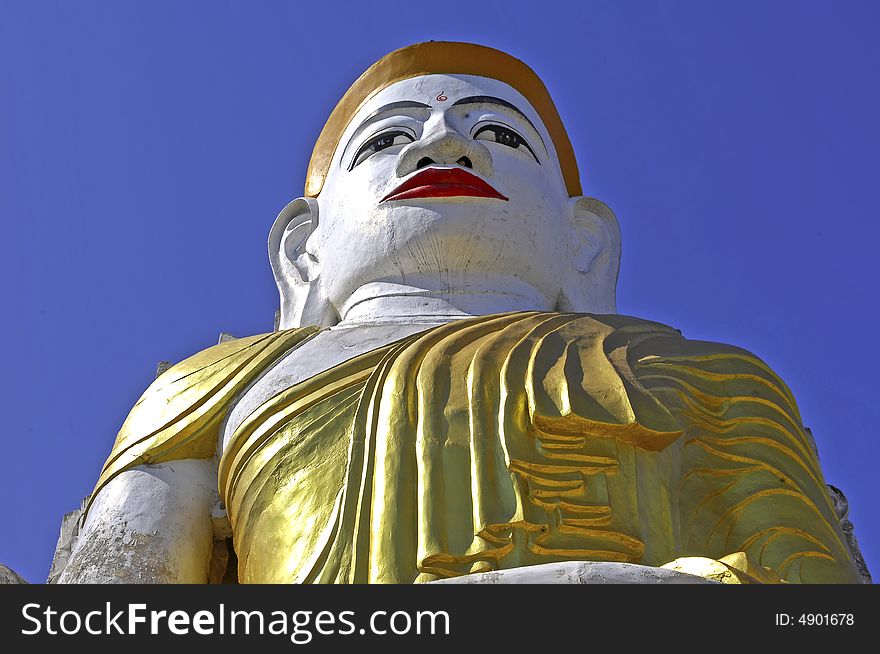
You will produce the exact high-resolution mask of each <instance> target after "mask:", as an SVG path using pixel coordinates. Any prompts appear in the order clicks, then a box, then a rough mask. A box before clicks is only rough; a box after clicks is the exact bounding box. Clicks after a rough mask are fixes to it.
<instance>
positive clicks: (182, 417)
mask: <svg viewBox="0 0 880 654" xmlns="http://www.w3.org/2000/svg"><path fill="white" fill-rule="evenodd" d="M315 331H317V328H312V327H309V328H303V329H290V330H284V331H279V332H271V333H268V334H257V335H255V336H248V337H244V338H235V339H230V340H224V341H223V342H221V343H219V344H217V345H214V346H213V347H209V348H206V349H204V350H201V351H199V352H197V353H195V354H193V355H192V356H190V357H187V358H186V359H184V360H183V361H181V362H180V363H177V364H176V365H174V366H171V367H170V368H169V369H168V370H166V371H164V372H162V373H161V374H160V375H159V376H158V377H157V378H156V380H155V381H154V382H153V383H152V384H150V386H149V387H148V388H147V390H146V391H144V393H143V394H142V395H141V397H140V399H139V400H138V401H137V402H136V403H135V405H134V407H132V409H131V411H130V412H129V414H128V417H127V418H126V419H125V422H124V423H123V424H122V427H121V429H120V430H119V433H118V435H117V437H116V442H115V444H114V446H113V451H112V452H111V455H110V459H109V461H113V460H114V459H115V458H116V457H117V456H118V455H120V454H121V453H122V452H126V451H129V450H131V448H132V446H133V445H135V444H138V445H144V444H147V443H150V444H151V446H152V449H153V450H154V451H155V449H156V448H155V446H156V445H157V444H159V443H168V442H171V441H174V442H175V444H176V446H179V445H180V442H179V441H180V438H178V437H179V436H180V435H185V436H187V437H188V436H190V435H193V434H195V433H202V432H205V431H207V430H208V429H209V428H210V427H213V426H214V424H215V423H216V421H217V420H219V419H221V417H222V414H223V412H224V411H225V408H226V407H227V406H228V404H229V403H230V401H231V400H232V398H233V397H234V396H235V395H236V394H238V393H240V392H241V391H242V389H244V388H245V387H246V386H247V385H248V384H250V383H251V382H252V381H253V380H254V379H256V378H257V377H258V376H259V375H260V374H261V373H262V372H264V371H265V370H266V369H267V368H269V367H270V366H272V365H273V364H274V363H275V362H276V361H277V360H278V359H279V358H280V357H282V356H283V355H284V354H285V353H286V352H288V351H289V350H290V349H291V348H292V347H295V346H296V345H297V343H299V342H301V341H303V340H304V339H306V338H308V337H309V336H310V335H312V334H313V333H314V332H315ZM196 440H199V439H196ZM188 442H190V440H189V439H188ZM191 442H192V443H195V440H192V441H191ZM206 443H207V442H206ZM206 443H202V442H201V440H199V447H198V448H196V449H197V450H198V452H194V453H193V455H194V456H197V457H200V456H206V455H209V454H210V452H209V451H210V449H211V447H213V445H212V444H210V443H207V444H206ZM138 449H140V448H138ZM144 462H150V461H144Z"/></svg>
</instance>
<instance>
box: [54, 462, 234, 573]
mask: <svg viewBox="0 0 880 654" xmlns="http://www.w3.org/2000/svg"><path fill="white" fill-rule="evenodd" d="M216 480H217V468H216V465H214V464H213V463H212V462H210V461H197V460H183V461H175V462H173V463H168V464H159V465H148V466H138V467H137V468H134V469H132V470H128V471H126V472H123V473H122V474H120V475H119V476H118V477H116V478H115V479H113V480H112V481H110V483H108V484H107V485H106V486H105V487H104V488H103V489H101V491H100V492H99V493H98V496H97V497H96V498H95V501H94V502H93V504H92V506H91V509H90V510H89V513H88V515H87V517H86V520H85V522H84V523H83V525H82V527H81V529H80V535H79V539H78V541H77V544H76V547H75V548H74V550H73V552H72V553H71V555H70V560H69V562H68V564H67V566H66V568H65V569H64V572H63V573H62V575H61V578H60V579H59V583H204V582H206V581H207V577H208V565H209V563H210V556H211V546H212V542H213V526H212V521H211V509H212V507H213V506H214V505H215V503H216V501H217V490H216V487H217V481H216Z"/></svg>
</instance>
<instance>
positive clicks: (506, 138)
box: [474, 125, 540, 163]
mask: <svg viewBox="0 0 880 654" xmlns="http://www.w3.org/2000/svg"><path fill="white" fill-rule="evenodd" d="M474 138H475V139H476V140H478V141H494V142H495V143H500V144H501V145H506V146H507V147H509V148H513V149H514V150H519V149H520V148H524V149H526V150H528V151H529V152H530V153H531V155H532V156H533V157H534V158H535V161H538V157H537V155H536V154H535V151H534V150H532V148H531V146H529V144H528V143H526V140H525V139H524V138H523V137H522V136H520V135H519V134H517V133H516V132H515V131H513V130H512V129H510V128H509V127H503V126H502V125H484V126H483V127H480V128H479V129H478V130H477V131H476V133H475V134H474ZM538 163H540V162H538Z"/></svg>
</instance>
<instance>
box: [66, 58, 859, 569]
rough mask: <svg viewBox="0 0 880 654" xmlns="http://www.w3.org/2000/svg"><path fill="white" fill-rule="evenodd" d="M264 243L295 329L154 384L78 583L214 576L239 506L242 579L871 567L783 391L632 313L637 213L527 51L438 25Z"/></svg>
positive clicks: (747, 366) (389, 74)
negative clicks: (437, 36) (629, 289)
mask: <svg viewBox="0 0 880 654" xmlns="http://www.w3.org/2000/svg"><path fill="white" fill-rule="evenodd" d="M269 256H270V260H271V264H272V268H273V271H274V274H275V279H276V281H277V285H278V289H279V291H280V301H281V310H280V320H279V324H278V326H277V329H276V330H275V331H274V332H272V333H267V334H260V335H257V336H251V337H245V338H238V339H234V340H227V341H225V342H222V343H220V344H219V345H216V346H214V347H211V348H209V349H206V350H204V351H202V352H199V353H197V354H195V355H194V356H192V357H191V358H189V359H186V360H185V361H183V362H181V363H179V364H177V365H175V366H174V367H172V368H171V369H170V370H168V371H167V372H164V373H163V374H161V375H160V376H159V377H158V378H157V379H156V381H155V382H154V383H153V385H152V386H150V388H149V389H147V391H146V392H145V393H144V395H143V396H142V398H141V399H140V400H139V401H138V403H137V404H136V405H135V407H134V408H133V409H132V411H131V413H130V415H129V416H128V418H127V420H126V421H125V423H124V425H123V426H122V429H121V431H120V432H119V435H118V437H117V440H116V443H115V445H114V447H113V450H112V452H111V454H110V456H109V458H108V460H107V462H106V464H105V466H104V468H103V471H102V473H101V476H100V479H99V480H98V483H97V486H96V488H95V491H94V493H93V494H92V495H91V498H90V500H89V501H88V503H87V506H86V507H85V512H84V514H85V515H84V521H83V523H82V527H81V537H80V539H79V542H78V545H77V547H76V549H75V550H74V551H73V553H72V555H71V558H70V563H69V564H68V566H67V568H66V570H65V571H64V574H63V576H62V581H67V582H78V581H154V582H205V581H208V579H209V577H210V576H211V575H212V574H214V573H213V572H212V571H211V566H212V557H214V560H215V563H216V549H217V547H218V545H217V544H218V542H220V541H222V533H221V537H219V538H218V536H217V533H218V527H217V525H218V524H221V525H223V527H222V528H219V529H220V531H221V532H222V530H223V529H226V528H227V527H226V525H228V530H229V533H230V534H231V544H232V545H231V549H232V552H230V553H229V558H228V559H224V561H226V560H229V561H231V562H232V563H231V564H230V565H229V569H228V570H226V571H225V574H226V578H227V580H232V581H240V582H242V583H245V582H257V583H266V582H268V583H291V582H294V583H299V582H302V583H419V582H429V581H437V580H446V579H452V578H458V577H464V576H471V577H479V575H481V574H486V573H490V574H494V573H499V572H504V571H511V570H521V569H528V568H529V567H532V566H541V565H544V564H559V563H564V562H573V561H576V562H577V561H584V562H604V563H609V564H637V565H639V566H645V567H650V568H655V569H660V570H674V571H677V572H681V573H687V574H692V575H700V576H702V577H709V578H722V577H723V578H726V579H728V580H733V581H738V582H755V581H758V582H774V581H785V582H806V583H814V582H857V581H858V580H859V573H858V570H857V567H856V564H855V562H854V558H853V554H852V553H851V551H850V548H849V547H848V544H847V540H846V537H845V535H844V533H843V531H842V530H841V527H840V523H839V519H838V515H837V514H836V513H835V508H834V505H833V503H832V498H831V496H830V495H829V490H828V488H827V487H826V484H825V481H824V479H823V477H822V472H821V470H820V466H819V462H818V459H817V455H816V453H815V450H814V447H813V445H812V440H811V437H810V436H809V434H808V432H807V431H805V429H804V427H803V425H802V423H801V418H800V416H799V413H798V409H797V406H796V404H795V400H794V398H793V397H792V395H791V393H790V391H789V390H788V388H787V387H786V385H785V384H784V382H783V381H782V380H780V379H779V377H777V376H776V375H775V374H774V373H773V371H771V370H770V369H769V368H768V367H767V366H766V365H765V364H764V363H763V362H762V361H761V360H760V359H759V358H757V357H755V356H754V355H752V354H750V353H749V352H747V351H745V350H742V349H740V348H737V347H733V346H729V345H721V344H717V343H708V342H701V341H692V340H687V339H685V338H684V337H682V335H681V334H680V333H679V332H678V331H677V330H676V329H673V328H671V327H667V326H665V325H662V324H658V323H656V322H651V321H648V320H643V319H639V318H633V317H629V316H623V315H618V314H616V312H615V311H616V308H615V292H616V280H617V273H618V264H619V258H620V235H619V229H618V225H617V221H616V219H615V217H614V215H613V214H612V212H611V211H610V210H609V209H608V207H606V206H605V205H604V204H602V203H601V202H599V201H598V200H594V199H591V198H588V197H584V196H583V195H582V191H581V184H580V180H579V175H578V168H577V164H576V161H575V156H574V152H573V149H572V146H571V143H570V142H569V139H568V137H567V135H566V131H565V128H564V127H563V124H562V121H561V120H560V116H559V114H558V113H557V110H556V108H555V107H554V104H553V102H552V100H551V98H550V96H549V94H548V92H547V90H546V88H545V87H544V84H543V83H542V82H541V80H540V79H539V78H538V77H537V75H536V74H535V73H534V72H533V71H532V70H530V69H529V68H528V67H527V66H526V65H525V64H523V63H522V62H520V61H518V60H517V59H515V58H513V57H511V56H509V55H507V54H504V53H502V52H499V51H496V50H493V49H490V48H486V47H482V46H477V45H471V44H463V43H445V42H430V43H422V44H418V45H414V46H410V47H407V48H403V49H401V50H397V51H395V52H392V53H391V54H389V55H387V56H386V57H384V58H383V59H381V60H380V61H379V62H378V63H376V64H375V65H373V66H372V67H371V68H370V69H369V70H367V71H366V72H365V73H364V74H363V75H362V76H361V77H360V78H359V79H358V80H357V81H356V82H355V83H354V84H353V85H352V86H351V87H350V88H349V90H348V91H347V92H346V94H345V95H344V97H343V98H342V100H341V101H340V102H339V104H338V105H337V106H336V108H335V109H334V110H333V112H332V113H331V114H330V118H329V120H328V121H327V123H326V125H325V127H324V129H323V131H322V132H321V134H320V136H319V138H318V140H317V144H316V146H315V149H314V153H313V155H312V158H311V161H310V163H309V167H308V174H307V179H306V184H305V193H304V195H303V197H301V198H299V199H297V200H294V201H293V202H291V203H290V204H289V205H288V206H287V207H285V208H284V210H283V211H282V212H281V214H280V215H279V216H278V219H277V221H276V222H275V224H274V226H273V227H272V228H271V232H270V235H269ZM227 521H228V522H227ZM664 566H665V567H664ZM719 571H720V575H719ZM713 575H714V576H713ZM221 576H222V575H221ZM698 578H699V577H698V576H694V579H698Z"/></svg>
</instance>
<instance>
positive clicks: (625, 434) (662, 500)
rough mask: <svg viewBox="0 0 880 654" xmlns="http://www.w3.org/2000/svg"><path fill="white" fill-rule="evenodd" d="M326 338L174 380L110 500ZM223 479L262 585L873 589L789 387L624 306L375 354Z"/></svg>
mask: <svg viewBox="0 0 880 654" xmlns="http://www.w3.org/2000/svg"><path fill="white" fill-rule="evenodd" d="M316 332H317V329H316V328H307V329H300V330H289V331H285V332H278V333H275V334H270V335H262V336H257V337H251V338H249V339H239V340H237V341H233V342H231V343H224V344H223V345H220V346H217V347H215V348H210V349H209V350H206V351H204V352H202V353H200V354H198V355H196V356H195V357H192V358H191V359H188V360H187V361H184V362H183V363H181V364H178V366H175V367H174V368H172V369H171V370H170V371H169V372H167V373H165V375H162V377H160V378H159V379H158V380H157V381H156V383H155V384H154V385H153V386H152V387H151V388H150V389H148V390H147V392H146V393H145V394H144V396H143V398H142V399H141V401H139V402H138V405H136V407H135V409H134V410H133V411H132V413H131V415H130V416H129V418H128V420H127V421H126V423H125V425H123V429H122V431H121V432H120V435H119V437H118V438H117V443H116V446H115V447H114V450H113V453H112V454H111V457H110V459H109V460H108V463H107V464H106V465H105V469H104V472H103V474H102V476H101V479H100V480H99V483H98V489H100V488H101V487H102V486H103V485H104V484H106V483H107V481H109V479H111V478H113V477H114V476H115V475H117V474H119V473H120V472H121V471H123V470H125V469H128V468H131V467H133V466H134V465H138V464H140V463H150V462H160V461H168V460H174V459H175V458H178V459H179V458H184V457H186V456H196V457H199V456H201V457H204V458H210V457H211V456H213V455H214V451H215V450H214V448H216V443H217V438H218V429H219V424H220V422H221V421H222V418H223V416H225V415H226V413H227V412H228V409H229V405H230V403H231V402H232V401H233V399H234V397H235V395H236V394H237V393H240V392H241V391H242V390H243V389H244V388H245V387H246V386H247V384H249V383H250V382H251V381H253V380H254V379H255V378H256V377H257V376H258V375H259V374H260V373H261V372H262V371H264V370H266V369H268V368H269V367H271V365H272V364H273V363H274V362H275V361H277V360H278V359H279V358H280V357H281V356H282V355H283V354H285V353H286V352H287V351H289V350H290V349H291V348H293V347H299V346H300V345H301V344H302V343H303V342H304V341H307V340H308V338H309V337H310V336H311V335H313V334H314V333H316ZM224 347H225V349H223V348H224ZM218 349H219V350H218ZM163 378H164V379H163ZM156 398H158V399H156ZM142 414H143V415H142ZM218 481H219V489H220V493H221V497H222V498H223V499H224V502H225V505H226V507H227V511H228V514H229V518H230V522H231V524H232V529H233V535H234V546H235V551H236V554H237V556H238V561H239V571H238V572H239V579H240V581H242V582H255V583H288V582H303V583H311V582H317V583H412V582H421V581H429V580H433V579H438V578H445V577H451V576H457V575H461V574H467V573H471V572H479V571H486V570H499V569H508V568H513V567H519V566H525V565H533V564H539V563H549V562H554V561H566V560H590V561H618V562H629V563H641V564H644V565H663V564H665V563H667V562H669V561H672V560H673V559H676V558H678V557H683V556H701V557H709V558H714V559H718V558H721V557H724V556H726V555H729V554H731V553H734V552H745V553H746V555H747V556H748V558H749V560H751V561H753V562H755V563H756V564H757V565H759V566H762V567H764V568H767V569H769V570H770V571H772V572H773V573H774V574H775V575H778V576H779V577H780V578H782V579H784V580H787V581H791V582H856V581H858V575H857V572H856V569H855V566H854V563H853V561H852V557H851V555H850V552H849V550H848V548H847V546H846V544H845V540H844V537H843V534H842V532H841V530H840V526H839V523H838V520H837V518H836V514H835V512H834V507H833V505H832V503H831V500H830V498H829V496H828V492H827V489H826V487H825V483H824V480H823V478H822V474H821V470H820V467H819V462H818V459H817V457H816V454H815V452H814V450H813V449H812V447H811V442H810V439H809V437H808V436H807V434H806V433H805V431H804V429H803V426H802V424H801V419H800V416H799V413H798V410H797V407H796V404H795V401H794V399H793V397H792V395H791V393H790V391H789V390H788V388H787V387H786V386H785V384H784V383H783V382H782V381H781V380H780V379H779V378H778V377H777V376H776V375H775V374H774V373H773V372H772V371H771V370H770V369H769V368H768V367H767V366H766V365H765V364H764V363H763V362H762V361H761V360H760V359H758V358H756V357H755V356H753V355H751V354H750V353H748V352H746V351H744V350H741V349H739V348H735V347H731V346H726V345H719V344H716V343H706V342H700V341H689V340H686V339H684V338H682V337H681V335H680V334H679V333H678V332H677V331H676V330H674V329H671V328H669V327H666V326H664V325H660V324H658V323H653V322H648V321H644V320H639V319H635V318H629V317H625V316H619V315H587V314H562V313H544V312H524V313H512V314H499V315H494V316H479V317H475V318H468V319H463V320H459V321H456V322H453V323H450V324H446V325H442V326H440V327H434V328H431V329H428V330H427V331H424V332H421V333H419V334H416V335H414V336H410V337H407V338H404V339H402V340H400V341H397V342H394V343H391V344H389V345H386V346H384V347H381V348H378V349H376V350H374V351H372V352H369V353H367V354H363V355H361V356H357V357H355V358H353V359H350V360H348V361H346V362H344V363H342V364H339V365H337V366H335V367H333V368H331V369H330V370H327V371H326V372H323V373H321V374H318V375H315V376H314V377H312V378H310V379H307V380H305V381H302V382H300V383H298V384H296V385H294V386H292V387H290V388H288V389H285V390H283V391H281V392H280V393H278V394H277V395H275V396H274V397H271V398H270V399H268V400H267V401H266V402H264V403H263V404H262V405H261V406H259V407H258V408H257V409H255V410H254V411H253V412H252V413H251V414H250V415H249V416H248V417H247V418H246V419H245V420H244V421H243V422H242V424H241V425H240V426H239V427H238V428H237V429H236V431H235V433H234V434H233V436H232V438H231V440H230V442H229V444H228V445H227V447H226V449H225V451H224V452H223V455H222V458H221V460H220V463H219V480H218ZM98 489H96V490H98ZM93 496H94V495H93Z"/></svg>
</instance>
